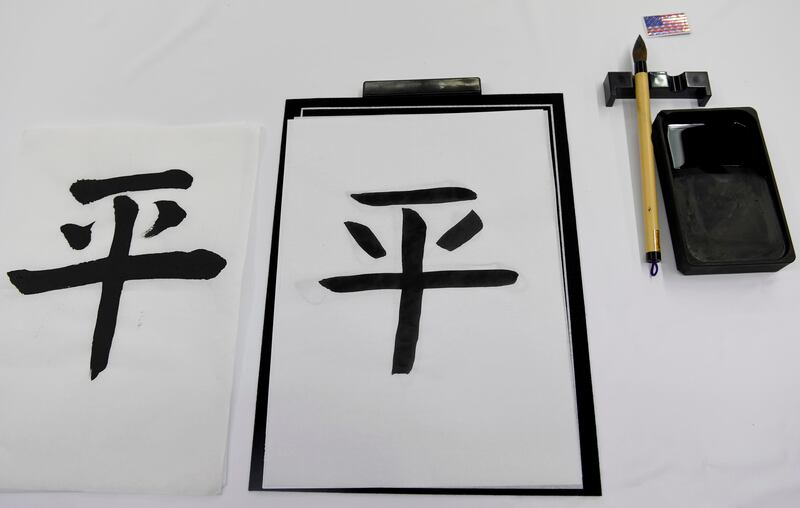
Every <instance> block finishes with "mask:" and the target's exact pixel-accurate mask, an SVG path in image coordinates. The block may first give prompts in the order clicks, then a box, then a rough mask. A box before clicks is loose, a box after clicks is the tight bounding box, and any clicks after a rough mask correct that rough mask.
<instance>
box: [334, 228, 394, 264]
mask: <svg viewBox="0 0 800 508" xmlns="http://www.w3.org/2000/svg"><path fill="white" fill-rule="evenodd" d="M344 225H345V227H346V228H347V231H349V232H350V236H352V237H353V240H355V241H356V243H357V244H358V246H359V247H361V248H362V249H364V252H366V253H367V254H369V255H370V256H372V257H373V258H375V259H378V258H382V257H383V256H385V255H386V249H384V248H383V245H381V242H380V241H379V240H378V237H376V236H375V233H373V232H372V230H371V229H370V228H368V227H367V226H365V225H363V224H359V223H358V222H350V221H346V222H345V223H344Z"/></svg>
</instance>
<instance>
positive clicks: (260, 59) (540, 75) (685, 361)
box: [0, 0, 800, 508]
mask: <svg viewBox="0 0 800 508" xmlns="http://www.w3.org/2000/svg"><path fill="white" fill-rule="evenodd" d="M675 11H685V12H686V13H687V14H688V17H689V22H690V23H691V25H692V29H693V33H692V34H691V35H687V36H678V37H667V38H661V39H658V40H654V39H648V40H647V44H648V50H649V59H648V64H649V67H650V69H653V70H666V71H669V72H672V73H678V72H682V71H685V70H706V71H708V72H709V73H710V76H711V82H712V88H713V92H714V95H713V97H712V99H711V102H710V103H709V107H722V106H752V107H754V108H755V109H756V110H757V111H758V113H759V116H760V118H761V122H762V124H763V130H764V134H765V137H766V141H767V146H768V148H769V150H770V157H771V160H772V164H773V167H774V169H775V174H776V179H777V181H778V185H779V189H780V191H781V196H782V198H783V205H784V210H785V213H786V217H787V220H788V223H789V226H790V228H793V229H792V230H793V231H795V232H796V231H797V224H799V223H800V199H798V198H799V197H800V176H798V175H799V174H798V172H797V171H796V170H795V168H796V166H797V156H796V153H797V151H796V143H797V141H796V133H797V123H796V122H797V115H798V113H799V112H800V99H799V98H798V95H797V90H796V84H797V83H798V82H800V70H799V69H798V67H797V66H795V65H792V61H793V60H792V58H793V55H794V53H795V49H794V48H796V47H797V37H796V30H795V25H796V19H797V17H798V14H800V6H799V5H798V4H797V3H796V2H791V1H789V0H776V1H772V2H765V3H760V4H757V5H756V4H750V3H745V2H737V1H733V0H710V1H707V2H693V3H690V2H677V3H668V2H661V1H655V0H644V1H634V0H624V1H623V0H619V1H613V2H597V3H588V2H578V1H576V0H570V1H563V2H544V1H508V2H478V1H477V0H470V1H462V0H448V1H442V2H437V3H433V2H430V1H424V0H410V1H406V2H401V3H397V2H393V3H391V2H375V1H367V0H359V1H344V2H325V1H314V2H311V1H303V0H301V1H294V2H282V3H277V2H258V1H223V0H217V1H204V2H196V1H190V0H183V1H168V2H165V1H162V0H149V1H128V2H91V1H87V2H60V1H56V0H53V1H27V0H16V1H12V0H3V1H2V2H0V70H1V72H2V78H0V112H2V113H1V114H0V170H2V171H5V170H7V169H6V168H8V167H9V166H10V165H12V164H14V163H15V162H14V161H15V160H16V159H15V157H16V151H17V150H18V147H19V146H20V138H21V135H22V131H23V129H24V128H27V127H32V126H40V125H105V124H109V123H115V124H143V123H146V124H187V123H201V122H224V121H252V122H257V123H263V124H264V125H265V126H266V128H265V134H264V142H265V144H264V145H263V146H265V150H264V151H262V158H261V172H260V176H259V180H258V184H257V189H256V204H255V207H254V214H253V222H252V226H251V231H250V234H251V235H252V236H251V242H250V249H249V252H248V259H247V262H246V267H245V270H246V273H245V277H244V288H243V300H242V314H241V326H240V341H239V350H238V353H237V354H238V358H237V367H238V370H237V372H236V378H235V381H234V398H233V412H232V422H231V435H230V439H231V441H230V455H229V461H228V462H229V470H228V484H227V486H226V487H225V489H224V491H223V494H222V495H221V496H219V497H210V498H200V499H198V498H166V497H147V498H145V499H143V498H140V497H133V496H106V495H77V494H3V495H2V496H0V504H2V505H3V506H14V507H16V506H20V507H25V506H59V507H70V506H82V507H95V506H97V507H101V506H102V507H108V506H125V507H132V506H140V505H141V504H142V503H146V504H147V505H148V506H154V507H158V506H173V507H175V506H186V507H189V506H212V505H213V506H237V507H247V506H253V507H254V506H267V505H269V506H287V507H293V506H298V507H299V506H303V507H308V506H342V507H344V506H347V507H354V506H355V507H358V506H370V507H374V506H377V507H389V506H415V507H416V506H436V507H439V506H460V507H463V506H466V507H471V506H475V507H477V506H486V505H487V504H492V505H499V506H547V507H570V506H581V507H628V506H630V507H639V506H650V507H661V506H663V507H673V506H709V507H716V506H720V507H723V506H724V507H729V506H740V507H759V508H763V507H795V506H797V504H798V500H800V432H798V430H797V429H798V428H800V399H799V398H798V397H799V396H798V388H800V371H798V369H797V367H796V362H797V360H796V359H797V358H798V356H800V332H798V331H797V325H796V323H795V320H796V315H797V311H798V302H799V301H800V264H798V263H795V264H793V265H790V266H789V267H787V268H785V269H784V270H782V271H780V272H778V273H776V274H747V275H726V276H700V277H685V276H683V275H681V274H680V273H678V272H677V271H676V269H675V264H674V258H673V255H672V245H671V242H670V238H669V234H668V230H667V228H666V217H665V215H664V213H663V209H662V212H661V220H662V224H663V232H662V235H663V236H662V239H663V247H664V262H663V264H662V267H661V270H662V272H661V274H659V276H658V277H657V278H654V279H651V278H650V277H649V276H648V275H647V266H646V265H645V264H644V263H643V262H642V241H641V239H640V238H641V228H642V226H641V213H640V204H641V200H640V197H639V193H640V188H639V176H638V174H639V162H638V160H639V159H638V146H637V139H636V133H635V125H636V118H635V105H634V104H633V102H632V101H619V102H618V103H617V104H616V105H615V106H614V107H613V108H606V107H605V105H604V100H603V95H602V80H603V78H604V77H605V74H606V72H608V71H616V70H621V71H622V70H628V69H631V67H632V64H631V59H630V52H631V48H632V45H633V42H634V40H635V38H636V35H637V34H640V33H643V31H644V27H643V23H642V16H644V15H650V14H657V13H665V12H675ZM471 75H477V76H480V77H481V78H482V81H483V87H484V93H523V92H563V93H564V94H565V96H564V97H565V106H566V115H567V130H568V135H569V144H570V158H571V163H572V176H573V189H574V194H575V206H576V214H577V225H578V234H579V240H580V246H581V261H582V273H583V285H584V291H585V301H586V310H587V326H588V334H589V348H590V354H591V362H592V377H593V389H594V395H595V407H596V415H597V430H598V442H599V454H600V470H601V477H602V482H603V496H602V497H600V498H542V497H531V498H518V497H508V498H502V499H488V500H487V499H486V498H469V497H457V498H455V497H441V496H431V497H417V496H384V495H381V496H369V495H334V494H302V493H261V492H255V493H251V492H247V480H248V473H249V466H250V446H251V437H252V424H253V412H254V401H255V393H256V379H257V375H258V357H259V351H260V339H261V326H262V315H263V311H264V305H263V303H264V294H265V286H266V268H267V256H268V252H269V233H270V228H271V220H272V208H273V195H274V183H275V178H274V176H275V171H276V168H277V163H278V153H279V142H280V135H281V127H282V118H283V101H284V100H285V99H286V98H292V97H336V96H357V95H358V94H359V93H360V89H361V82H362V81H363V80H365V79H399V78H420V77H443V76H471ZM687 107H696V104H694V103H692V102H691V101H686V100H661V101H654V102H653V114H654V115H655V114H656V113H657V112H658V110H660V109H662V108H669V109H675V108H687ZM798 236H800V235H798V234H795V237H798Z"/></svg>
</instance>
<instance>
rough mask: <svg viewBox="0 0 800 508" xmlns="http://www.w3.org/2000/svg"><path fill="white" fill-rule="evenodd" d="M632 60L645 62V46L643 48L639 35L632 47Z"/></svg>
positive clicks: (642, 41)
mask: <svg viewBox="0 0 800 508" xmlns="http://www.w3.org/2000/svg"><path fill="white" fill-rule="evenodd" d="M633 59H634V60H635V61H645V60H647V46H645V44H644V39H642V36H641V35H640V36H639V37H637V38H636V44H634V45H633Z"/></svg>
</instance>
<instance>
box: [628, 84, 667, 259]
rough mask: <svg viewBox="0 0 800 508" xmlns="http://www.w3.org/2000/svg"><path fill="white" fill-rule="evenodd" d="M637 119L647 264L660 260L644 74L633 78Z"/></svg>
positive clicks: (654, 173)
mask: <svg viewBox="0 0 800 508" xmlns="http://www.w3.org/2000/svg"><path fill="white" fill-rule="evenodd" d="M634 84H635V88H636V113H637V115H636V117H637V120H638V124H639V159H640V162H641V169H642V208H643V212H644V250H645V257H646V259H647V261H648V262H651V263H652V262H655V261H660V260H661V231H660V230H659V228H658V199H657V197H656V166H655V158H654V157H653V141H652V138H651V131H652V123H651V120H650V78H649V76H648V74H647V72H637V73H636V75H635V76H634Z"/></svg>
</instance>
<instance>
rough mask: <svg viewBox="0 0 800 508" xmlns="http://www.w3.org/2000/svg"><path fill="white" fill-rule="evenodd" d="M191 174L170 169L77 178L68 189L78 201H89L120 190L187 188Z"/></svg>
mask: <svg viewBox="0 0 800 508" xmlns="http://www.w3.org/2000/svg"><path fill="white" fill-rule="evenodd" d="M192 180H193V179H192V175H190V174H189V173H187V172H186V171H183V170H182V169H170V170H167V171H163V172H161V173H142V174H139V175H129V176H118V177H114V178H106V179H102V180H78V181H77V182H75V183H73V184H72V185H71V186H70V188H69V191H70V192H71V193H72V195H73V196H74V197H75V199H77V200H78V202H80V203H83V204H84V205H85V204H87V203H91V202H93V201H97V200H98V199H102V198H105V197H108V196H112V195H114V194H119V193H121V192H132V191H146V190H154V189H188V188H189V187H191V186H192Z"/></svg>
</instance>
